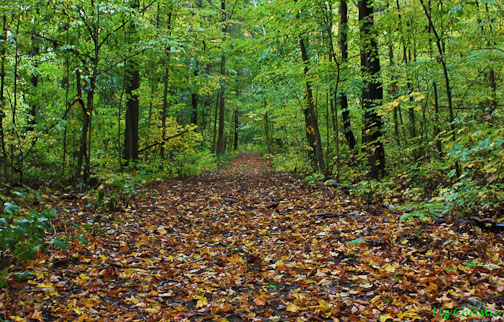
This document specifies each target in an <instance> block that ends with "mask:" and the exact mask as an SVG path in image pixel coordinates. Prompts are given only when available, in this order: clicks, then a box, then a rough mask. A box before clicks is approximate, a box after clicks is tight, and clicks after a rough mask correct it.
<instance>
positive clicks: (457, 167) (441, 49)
mask: <svg viewBox="0 0 504 322" xmlns="http://www.w3.org/2000/svg"><path fill="white" fill-rule="evenodd" d="M420 3H421V4H422V7H423V9H424V13H425V16H426V17H427V20H428V21H429V26H430V30H431V31H432V33H433V34H434V37H435V40H436V46H437V48H438V52H439V60H440V62H441V66H442V67H443V76H444V80H445V89H446V98H447V101H448V112H449V116H450V119H449V122H450V130H451V138H452V141H456V140H457V132H456V131H455V122H454V121H455V117H454V115H453V102H452V92H451V85H450V77H449V75H448V67H447V66H446V52H445V47H444V45H443V43H442V41H441V37H439V34H438V32H437V30H436V27H435V26H434V23H433V22H432V16H431V14H430V12H429V11H428V10H427V7H426V6H425V4H424V1H423V0H420ZM455 170H456V174H457V177H459V176H460V175H461V170H460V165H459V163H458V162H456V163H455Z"/></svg>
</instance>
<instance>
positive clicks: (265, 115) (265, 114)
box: [264, 101, 271, 154]
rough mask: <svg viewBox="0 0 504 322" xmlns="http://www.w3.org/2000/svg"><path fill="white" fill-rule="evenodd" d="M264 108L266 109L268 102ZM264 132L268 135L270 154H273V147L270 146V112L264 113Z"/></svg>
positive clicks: (267, 145)
mask: <svg viewBox="0 0 504 322" xmlns="http://www.w3.org/2000/svg"><path fill="white" fill-rule="evenodd" d="M264 105H265V106H264V107H266V101H265V102H264ZM264 132H265V135H266V147H267V149H268V150H267V151H268V154H271V145H270V135H269V119H268V111H266V112H265V113H264Z"/></svg>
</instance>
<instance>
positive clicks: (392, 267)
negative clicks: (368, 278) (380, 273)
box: [381, 263, 397, 273]
mask: <svg viewBox="0 0 504 322" xmlns="http://www.w3.org/2000/svg"><path fill="white" fill-rule="evenodd" d="M396 267H397V264H396V263H394V264H385V265H383V266H382V267H381V269H382V270H385V271H386V272H388V273H394V272H395V271H396Z"/></svg>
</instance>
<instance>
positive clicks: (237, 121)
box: [233, 108, 239, 151]
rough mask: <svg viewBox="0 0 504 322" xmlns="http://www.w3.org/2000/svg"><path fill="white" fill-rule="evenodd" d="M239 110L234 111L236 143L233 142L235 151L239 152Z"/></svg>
mask: <svg viewBox="0 0 504 322" xmlns="http://www.w3.org/2000/svg"><path fill="white" fill-rule="evenodd" d="M238 117H239V115H238V108H237V109H235V111H234V142H233V150H234V151H236V150H238V129H239V126H238V125H239V120H238Z"/></svg>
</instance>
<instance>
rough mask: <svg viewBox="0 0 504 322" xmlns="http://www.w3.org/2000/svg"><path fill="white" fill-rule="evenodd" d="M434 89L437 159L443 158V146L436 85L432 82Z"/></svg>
mask: <svg viewBox="0 0 504 322" xmlns="http://www.w3.org/2000/svg"><path fill="white" fill-rule="evenodd" d="M432 85H433V87H434V141H435V143H436V149H437V151H438V153H439V157H440V158H441V157H443V146H442V142H441V137H440V135H441V130H440V129H439V98H438V90H437V83H436V82H433V84H432Z"/></svg>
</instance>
